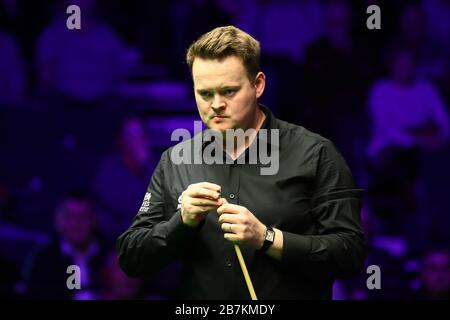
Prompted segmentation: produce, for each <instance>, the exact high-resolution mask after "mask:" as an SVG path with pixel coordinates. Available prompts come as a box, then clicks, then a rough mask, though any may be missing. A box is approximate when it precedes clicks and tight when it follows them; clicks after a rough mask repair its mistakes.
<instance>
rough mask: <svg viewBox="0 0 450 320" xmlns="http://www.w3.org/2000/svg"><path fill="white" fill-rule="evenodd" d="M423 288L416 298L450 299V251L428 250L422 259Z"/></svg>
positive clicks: (421, 275) (416, 293) (421, 277)
mask: <svg viewBox="0 0 450 320" xmlns="http://www.w3.org/2000/svg"><path fill="white" fill-rule="evenodd" d="M420 279H421V284H422V285H421V287H420V288H419V290H418V291H417V292H415V296H414V298H416V299H427V300H449V299H450V251H448V250H446V249H433V250H428V252H426V253H425V255H424V257H423V259H422V268H421V272H420Z"/></svg>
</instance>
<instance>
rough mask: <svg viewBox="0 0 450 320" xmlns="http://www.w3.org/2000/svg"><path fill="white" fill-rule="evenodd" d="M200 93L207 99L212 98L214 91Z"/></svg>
mask: <svg viewBox="0 0 450 320" xmlns="http://www.w3.org/2000/svg"><path fill="white" fill-rule="evenodd" d="M199 94H200V96H201V97H202V98H205V99H207V98H211V97H212V93H211V92H208V91H202V92H200V93H199Z"/></svg>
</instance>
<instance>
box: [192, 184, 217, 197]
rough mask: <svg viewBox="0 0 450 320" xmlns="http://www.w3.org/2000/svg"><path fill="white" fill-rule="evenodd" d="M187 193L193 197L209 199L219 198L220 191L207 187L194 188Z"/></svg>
mask: <svg viewBox="0 0 450 320" xmlns="http://www.w3.org/2000/svg"><path fill="white" fill-rule="evenodd" d="M187 195H188V196H190V197H192V198H209V199H219V198H220V193H219V192H217V191H213V190H211V189H207V188H202V187H198V188H192V189H191V190H189V191H188V192H187Z"/></svg>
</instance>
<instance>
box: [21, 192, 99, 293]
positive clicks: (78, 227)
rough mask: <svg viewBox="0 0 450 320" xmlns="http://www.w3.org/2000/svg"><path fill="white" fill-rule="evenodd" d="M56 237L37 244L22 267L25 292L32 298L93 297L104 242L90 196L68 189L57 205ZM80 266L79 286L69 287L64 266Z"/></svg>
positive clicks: (97, 283)
mask: <svg viewBox="0 0 450 320" xmlns="http://www.w3.org/2000/svg"><path fill="white" fill-rule="evenodd" d="M55 230H56V233H57V234H56V237H55V238H54V240H53V241H52V242H51V243H50V244H49V245H46V246H45V247H43V248H39V249H38V250H37V251H36V252H35V253H34V254H33V255H32V256H31V257H30V259H29V262H28V264H27V265H26V266H25V269H24V283H25V288H26V289H25V291H26V296H27V297H28V298H34V299H75V300H76V299H81V300H89V299H94V298H95V297H96V295H97V294H98V292H99V290H100V288H101V283H100V272H101V268H102V267H103V265H104V261H105V250H106V248H105V246H104V243H103V241H102V239H101V237H100V236H99V234H98V232H97V221H96V215H95V208H94V203H93V202H92V200H91V199H90V198H89V196H87V195H85V194H83V193H79V192H70V193H67V194H66V195H65V196H64V198H63V199H62V201H61V203H60V205H59V206H58V208H57V209H56V214H55ZM71 265H76V266H78V267H79V268H80V285H81V289H79V290H69V289H68V287H67V280H68V277H69V276H70V275H71V273H70V272H69V273H68V272H67V268H68V267H69V266H71Z"/></svg>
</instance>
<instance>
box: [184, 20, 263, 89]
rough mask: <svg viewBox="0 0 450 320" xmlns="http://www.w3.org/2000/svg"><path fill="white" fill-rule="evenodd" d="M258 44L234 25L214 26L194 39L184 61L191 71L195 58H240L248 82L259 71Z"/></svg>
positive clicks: (252, 79)
mask: <svg viewBox="0 0 450 320" xmlns="http://www.w3.org/2000/svg"><path fill="white" fill-rule="evenodd" d="M260 51H261V49H260V44H259V41H258V40H256V39H255V38H253V37H252V36H251V35H249V34H248V33H246V32H244V31H242V30H241V29H239V28H236V27H234V26H225V27H218V28H215V29H213V30H211V31H209V32H207V33H205V34H204V35H202V36H200V38H198V40H197V41H195V42H194V43H193V44H191V46H190V47H189V49H188V50H187V54H186V62H187V64H188V66H189V69H190V70H191V72H192V65H193V64H194V60H195V58H197V57H198V58H201V59H211V60H214V59H218V60H222V59H224V58H227V57H229V56H233V55H235V56H238V57H240V58H241V59H242V61H243V63H244V67H245V69H246V70H247V75H248V77H249V79H250V82H253V81H254V79H255V77H256V75H257V74H258V72H259V71H260V66H259V60H260Z"/></svg>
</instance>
